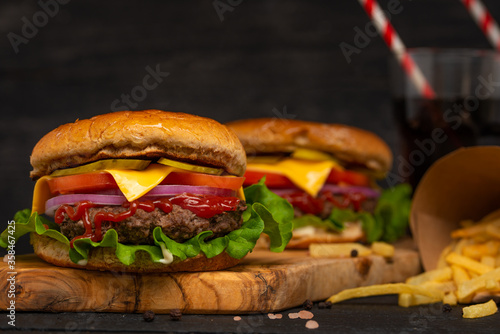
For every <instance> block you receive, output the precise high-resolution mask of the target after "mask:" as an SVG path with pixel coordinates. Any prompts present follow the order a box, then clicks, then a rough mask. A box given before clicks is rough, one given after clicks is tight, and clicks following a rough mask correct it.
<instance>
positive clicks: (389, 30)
mask: <svg viewBox="0 0 500 334" xmlns="http://www.w3.org/2000/svg"><path fill="white" fill-rule="evenodd" d="M358 1H359V3H360V4H361V6H362V7H363V8H364V10H365V11H366V13H367V14H368V16H369V17H370V19H371V20H372V21H373V23H374V24H375V27H376V28H377V30H378V32H379V34H380V35H381V36H382V38H383V39H384V41H385V43H386V44H387V46H388V47H389V49H391V51H392V52H393V53H394V54H395V56H396V58H397V59H398V61H399V63H400V64H401V66H402V67H403V69H404V71H405V72H406V74H407V75H408V76H409V78H410V80H411V81H412V82H413V83H414V84H415V86H416V87H417V90H418V91H419V93H420V94H421V95H422V96H423V97H425V98H427V99H433V98H435V97H436V93H434V90H433V89H432V87H431V85H429V83H428V82H427V79H426V78H425V77H424V75H423V73H422V71H421V70H420V68H419V67H418V66H417V64H416V63H415V62H414V61H413V58H412V57H411V56H410V54H409V53H408V51H407V50H406V47H405V45H404V44H403V41H402V40H401V38H400V37H399V35H398V33H397V32H396V31H395V30H394V27H393V26H392V24H391V23H390V22H389V20H387V17H385V14H384V12H383V11H382V10H381V9H380V6H379V5H378V3H377V2H376V1H375V0H358Z"/></svg>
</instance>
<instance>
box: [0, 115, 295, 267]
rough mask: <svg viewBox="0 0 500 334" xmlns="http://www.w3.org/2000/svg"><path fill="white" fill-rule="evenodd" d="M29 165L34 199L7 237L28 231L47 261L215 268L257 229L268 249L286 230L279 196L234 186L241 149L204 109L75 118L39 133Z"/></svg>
mask: <svg viewBox="0 0 500 334" xmlns="http://www.w3.org/2000/svg"><path fill="white" fill-rule="evenodd" d="M31 165H32V167H33V170H32V171H31V174H30V177H31V178H32V179H33V180H35V181H36V184H35V187H34V192H33V205H32V209H31V210H23V211H21V212H19V213H18V214H17V215H16V217H15V219H14V220H15V222H16V227H15V229H14V230H15V231H16V232H15V238H16V239H17V238H18V237H20V236H21V235H23V234H26V233H30V234H31V239H30V240H31V243H32V245H33V248H34V252H35V253H36V254H37V255H38V256H39V257H40V258H42V259H43V260H45V261H47V262H49V263H52V264H54V265H58V266H64V267H75V268H85V269H93V270H119V271H126V272H176V271H205V270H219V269H224V268H228V267H231V266H234V265H236V264H237V263H238V262H239V261H240V259H241V258H243V257H244V256H245V255H246V254H247V253H248V252H250V251H252V249H253V247H254V246H255V243H256V241H257V239H258V238H259V236H260V234H261V233H262V232H263V231H266V233H268V234H269V235H270V238H271V239H272V240H273V245H272V246H271V250H274V251H280V250H282V249H283V248H284V246H285V245H286V243H287V241H288V240H289V239H290V237H291V225H290V223H286V222H284V219H282V216H281V212H284V213H285V216H284V217H286V212H289V214H290V215H292V211H291V210H292V209H291V207H290V206H289V204H288V203H286V201H284V200H283V201H281V202H280V201H278V202H276V200H277V198H276V197H278V196H276V197H273V196H275V195H274V194H272V193H271V192H269V191H268V190H267V189H266V188H265V186H263V185H262V184H261V185H256V187H249V188H248V192H247V190H245V192H246V193H245V192H244V191H243V188H242V184H243V180H244V178H243V177H242V176H243V174H244V172H245V167H246V156H245V151H244V149H243V147H242V145H241V143H240V141H239V140H238V138H237V137H236V135H235V134H234V133H233V132H232V131H231V130H229V129H228V128H227V127H226V126H224V125H222V124H220V123H218V122H216V121H214V120H212V119H209V118H204V117H199V116H194V115H190V114H184V113H175V112H165V111H159V110H145V111H121V112H114V113H109V114H103V115H98V116H95V117H93V118H90V119H84V120H77V121H76V122H74V123H69V124H65V125H61V126H59V127H58V128H56V129H55V130H53V131H51V132H49V133H48V134H47V135H45V136H44V137H43V138H42V139H41V140H40V141H39V142H38V143H37V144H36V145H35V147H34V149H33V152H32V154H31ZM278 198H279V197H278ZM279 199H280V200H281V198H279ZM269 201H274V202H276V203H277V204H276V205H275V206H273V207H271V208H268V205H267V204H268V202H269ZM275 209H279V210H280V215H279V216H278V219H275V218H274V215H273V212H272V211H273V210H275ZM260 215H263V216H264V217H263V218H261V216H260ZM269 226H272V227H273V228H269ZM8 234H9V231H8V230H5V231H4V232H3V233H2V235H1V238H0V245H1V246H4V247H7V246H8V239H9V238H8V237H9V236H8Z"/></svg>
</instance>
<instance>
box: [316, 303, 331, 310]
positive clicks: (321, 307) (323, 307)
mask: <svg viewBox="0 0 500 334" xmlns="http://www.w3.org/2000/svg"><path fill="white" fill-rule="evenodd" d="M318 308H320V309H325V308H332V303H331V302H328V301H327V302H321V303H319V304H318Z"/></svg>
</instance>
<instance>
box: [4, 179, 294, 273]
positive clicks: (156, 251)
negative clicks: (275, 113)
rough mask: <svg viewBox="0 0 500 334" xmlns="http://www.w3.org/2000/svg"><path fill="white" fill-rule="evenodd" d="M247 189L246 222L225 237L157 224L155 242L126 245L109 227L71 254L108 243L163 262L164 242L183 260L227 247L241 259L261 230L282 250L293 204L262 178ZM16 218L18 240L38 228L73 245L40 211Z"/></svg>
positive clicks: (128, 258)
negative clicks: (179, 233) (184, 234)
mask: <svg viewBox="0 0 500 334" xmlns="http://www.w3.org/2000/svg"><path fill="white" fill-rule="evenodd" d="M244 192H245V196H246V204H247V210H246V211H245V212H243V224H242V226H241V228H239V229H237V230H234V231H232V232H230V233H228V234H227V235H225V236H223V237H219V238H213V239H210V237H211V236H212V234H213V233H212V232H211V231H205V232H201V233H200V234H198V235H196V236H195V237H193V238H191V239H189V240H187V241H185V242H183V243H179V242H176V241H174V240H172V239H170V238H169V237H168V236H166V235H165V234H164V233H163V231H162V230H161V228H160V227H156V228H155V229H154V230H153V238H154V243H155V245H125V244H121V243H119V242H118V233H117V232H116V230H114V229H110V230H108V231H107V232H106V233H105V235H104V236H103V239H102V240H101V241H99V242H94V241H92V240H90V238H82V239H77V240H75V241H74V243H73V247H70V248H69V249H70V251H69V256H70V258H71V260H72V261H73V262H75V263H78V262H79V261H81V260H86V259H88V254H89V252H90V250H91V249H92V248H96V247H109V248H114V249H115V254H116V256H117V257H118V259H119V260H120V261H121V262H122V263H123V264H125V265H130V264H131V263H133V262H134V261H135V254H136V252H137V251H145V252H147V253H148V254H149V255H150V257H151V260H152V261H153V262H160V261H161V260H162V259H163V253H162V250H161V246H162V245H164V246H165V248H166V249H168V250H169V251H170V252H171V253H172V254H173V255H174V256H176V257H178V258H179V259H181V260H185V259H186V258H189V257H194V256H196V255H198V254H199V253H200V252H202V253H204V254H205V256H207V257H208V258H211V257H214V256H217V255H219V254H220V253H222V252H224V251H225V252H226V253H228V254H229V255H230V256H231V257H233V258H237V259H240V258H243V257H244V256H245V255H247V254H248V253H249V252H251V251H252V250H253V248H254V247H255V243H256V242H257V239H259V237H260V235H261V233H262V232H264V233H266V234H268V235H269V237H270V238H271V247H270V248H271V250H272V251H275V252H276V251H282V250H283V249H284V248H285V246H286V244H287V243H288V241H290V239H291V237H292V224H291V219H292V217H293V208H292V206H291V205H290V203H288V202H287V201H286V200H284V199H282V198H281V197H279V196H277V195H275V194H274V193H272V192H271V191H269V189H267V187H266V186H265V185H264V183H263V181H262V180H261V182H259V183H258V184H255V185H252V186H250V187H248V188H246V189H244ZM14 220H15V233H14V237H15V238H16V241H17V239H18V238H19V237H22V236H23V235H25V234H27V233H31V232H35V233H38V234H40V235H45V236H48V237H50V238H53V239H56V240H58V241H60V242H62V243H63V244H65V245H68V246H69V245H70V241H69V240H68V238H66V237H65V236H64V235H63V234H61V233H60V231H59V226H58V225H57V224H55V223H54V222H52V221H51V220H49V219H47V218H45V217H43V216H40V215H38V213H37V212H33V213H31V211H30V210H29V209H25V210H22V211H19V212H18V213H17V214H16V215H15V217H14ZM9 235H10V234H9V230H8V229H6V230H5V231H3V232H2V234H1V235H0V246H1V247H4V248H6V247H7V246H8V237H9ZM207 239H208V240H207Z"/></svg>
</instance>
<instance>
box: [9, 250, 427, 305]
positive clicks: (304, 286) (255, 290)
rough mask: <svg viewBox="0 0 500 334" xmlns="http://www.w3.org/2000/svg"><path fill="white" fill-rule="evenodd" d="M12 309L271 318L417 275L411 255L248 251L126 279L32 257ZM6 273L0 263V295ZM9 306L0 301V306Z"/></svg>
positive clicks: (21, 260) (25, 259)
mask: <svg viewBox="0 0 500 334" xmlns="http://www.w3.org/2000/svg"><path fill="white" fill-rule="evenodd" d="M15 271H16V272H17V275H16V298H15V300H16V310H18V311H43V312H66V311H68V312H86V311H97V312H124V313H132V312H134V313H138V312H139V313H140V312H145V311H147V310H153V311H154V312H155V313H159V314H160V313H161V314H163V313H168V312H169V311H170V310H171V309H173V308H179V309H180V310H181V311H182V312H183V313H193V314H218V313H222V314H224V313H225V314H230V313H234V314H242V313H252V312H277V311H280V310H284V309H287V308H291V307H295V306H298V305H301V304H302V303H303V302H304V301H305V300H306V299H311V300H315V301H317V300H324V299H326V298H327V297H329V296H330V295H332V294H334V293H336V292H338V291H340V290H342V289H345V288H351V287H357V286H362V285H370V284H378V283H388V282H396V281H403V280H404V279H405V278H407V277H409V276H412V275H415V274H417V273H418V272H419V271H420V261H419V257H418V254H417V252H415V251H413V250H408V249H398V250H397V252H396V254H395V256H394V258H393V259H392V260H391V261H386V260H385V259H384V258H382V257H380V256H370V257H360V258H353V259H313V258H310V257H309V256H308V255H307V252H306V251H298V250H297V251H285V252H283V253H271V252H268V251H263V250H255V251H254V252H253V253H251V254H249V255H248V256H247V258H245V260H244V261H243V263H242V264H240V265H238V266H236V267H233V268H231V269H228V270H224V271H217V272H199V273H173V274H166V273H162V274H148V275H146V274H142V275H141V274H131V273H121V272H101V271H87V270H80V269H72V268H60V267H54V266H52V265H50V264H47V263H45V262H43V261H42V260H40V259H39V258H37V257H36V256H35V255H22V256H19V257H17V258H16V268H15ZM9 272H10V270H9V269H8V267H7V265H6V264H5V263H1V264H0V291H7V288H8V287H7V278H8V277H9V276H10V274H9ZM7 303H9V299H8V298H7V293H3V294H1V295H0V307H1V308H2V309H5V308H6V307H7Z"/></svg>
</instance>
